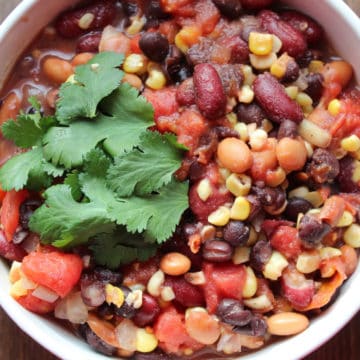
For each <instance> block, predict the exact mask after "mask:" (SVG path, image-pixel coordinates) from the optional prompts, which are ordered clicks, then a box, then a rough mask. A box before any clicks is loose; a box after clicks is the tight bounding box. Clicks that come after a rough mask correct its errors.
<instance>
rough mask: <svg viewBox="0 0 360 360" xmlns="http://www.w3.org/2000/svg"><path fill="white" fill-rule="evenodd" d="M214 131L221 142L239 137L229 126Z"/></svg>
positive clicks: (219, 127) (218, 127)
mask: <svg viewBox="0 0 360 360" xmlns="http://www.w3.org/2000/svg"><path fill="white" fill-rule="evenodd" d="M214 130H215V133H216V135H217V137H218V139H219V140H222V139H226V138H228V137H235V138H238V137H239V133H238V132H237V131H236V130H234V129H231V128H229V127H227V126H216V127H215V128H214Z"/></svg>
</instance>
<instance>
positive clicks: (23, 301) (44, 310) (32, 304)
mask: <svg viewBox="0 0 360 360" xmlns="http://www.w3.org/2000/svg"><path fill="white" fill-rule="evenodd" d="M16 301H17V302H18V303H19V304H20V305H21V306H22V307H24V308H25V309H27V310H29V311H31V312H33V313H36V314H48V313H50V312H52V311H53V310H54V309H55V306H56V302H54V303H49V302H47V301H44V300H41V299H39V298H37V297H35V296H34V295H32V293H31V292H29V293H27V294H26V295H25V296H21V297H19V298H17V299H16Z"/></svg>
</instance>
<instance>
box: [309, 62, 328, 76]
mask: <svg viewBox="0 0 360 360" xmlns="http://www.w3.org/2000/svg"><path fill="white" fill-rule="evenodd" d="M323 67H324V63H323V62H322V61H320V60H311V61H310V64H309V66H308V69H309V72H310V73H318V72H321V71H322V69H323Z"/></svg>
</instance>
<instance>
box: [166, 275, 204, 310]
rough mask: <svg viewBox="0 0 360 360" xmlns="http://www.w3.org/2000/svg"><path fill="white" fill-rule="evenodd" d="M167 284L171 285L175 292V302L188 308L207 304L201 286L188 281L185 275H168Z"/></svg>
mask: <svg viewBox="0 0 360 360" xmlns="http://www.w3.org/2000/svg"><path fill="white" fill-rule="evenodd" d="M164 285H165V286H170V287H171V288H172V289H173V291H174V294H175V300H174V301H175V302H176V303H178V304H180V305H182V306H184V307H186V308H188V307H194V306H203V305H204V304H205V298H204V294H203V292H202V289H201V288H200V287H199V286H195V285H192V284H190V283H188V282H187V281H186V280H185V279H184V278H183V277H179V276H177V277H174V276H167V277H166V279H165V283H164Z"/></svg>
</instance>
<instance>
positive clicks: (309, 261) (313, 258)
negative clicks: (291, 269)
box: [296, 250, 321, 274]
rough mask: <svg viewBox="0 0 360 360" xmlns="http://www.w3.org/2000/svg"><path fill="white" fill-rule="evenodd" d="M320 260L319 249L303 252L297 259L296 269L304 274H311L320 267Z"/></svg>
mask: <svg viewBox="0 0 360 360" xmlns="http://www.w3.org/2000/svg"><path fill="white" fill-rule="evenodd" d="M320 262H321V258H320V254H319V253H318V251H316V250H314V251H311V252H310V251H307V252H302V253H301V254H300V255H299V256H298V258H297V260H296V269H297V270H298V271H300V272H301V273H303V274H310V273H312V272H314V271H316V270H317V269H318V268H319V266H320Z"/></svg>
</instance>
